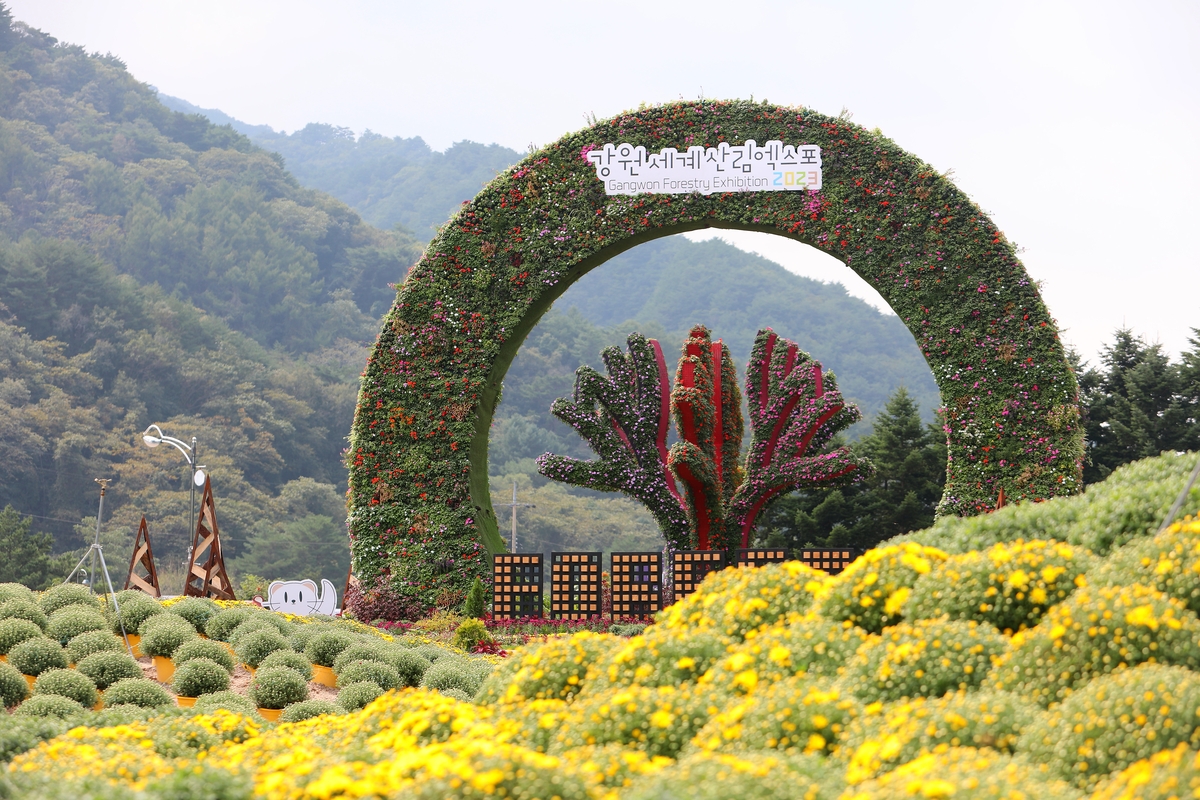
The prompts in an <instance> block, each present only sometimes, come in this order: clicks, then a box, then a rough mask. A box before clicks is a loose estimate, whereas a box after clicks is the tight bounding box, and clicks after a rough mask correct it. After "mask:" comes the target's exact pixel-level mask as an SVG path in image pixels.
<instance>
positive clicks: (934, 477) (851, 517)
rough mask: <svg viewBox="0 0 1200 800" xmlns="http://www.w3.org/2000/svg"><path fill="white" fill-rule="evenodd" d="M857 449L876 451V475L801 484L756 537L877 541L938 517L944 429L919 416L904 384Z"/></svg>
mask: <svg viewBox="0 0 1200 800" xmlns="http://www.w3.org/2000/svg"><path fill="white" fill-rule="evenodd" d="M855 450H856V451H857V452H858V453H860V454H862V455H865V456H867V457H868V458H870V459H871V461H872V463H874V465H875V469H876V472H875V475H874V477H872V478H871V479H869V480H868V481H866V482H864V483H860V484H856V485H854V486H848V487H843V488H841V489H832V490H826V491H805V492H795V493H793V494H791V495H789V496H788V497H785V498H783V499H782V500H780V501H779V502H778V503H776V504H774V506H772V507H771V508H769V509H768V511H767V513H766V514H765V515H764V519H763V522H762V523H761V524H760V525H759V529H758V539H759V540H760V541H765V543H766V544H768V545H770V546H774V547H786V548H788V549H792V550H794V549H797V548H800V547H822V546H826V545H828V546H837V545H841V546H851V547H862V548H868V547H872V546H874V545H876V544H878V543H879V542H881V541H883V540H884V539H889V538H891V537H893V536H896V535H898V534H901V533H906V532H908V531H913V530H919V529H921V528H925V527H928V526H929V525H931V524H933V518H934V512H935V510H936V508H937V503H938V501H939V500H940V499H941V496H942V486H943V485H944V484H945V481H946V444H945V434H944V433H943V432H942V430H941V428H940V426H938V425H936V424H932V425H926V424H923V423H922V422H921V416H920V413H919V408H918V407H917V404H916V402H915V401H914V400H913V398H912V396H911V395H910V394H909V393H908V391H907V390H906V389H905V388H904V387H901V388H899V389H897V390H896V392H895V393H894V394H893V395H892V397H891V398H890V399H889V400H888V403H887V406H886V407H885V408H884V410H883V411H882V412H880V413H879V415H878V416H877V417H876V418H875V424H874V427H873V430H872V431H871V433H870V434H869V435H868V436H865V437H863V439H862V440H861V441H860V442H859V444H858V445H857V446H856V447H855Z"/></svg>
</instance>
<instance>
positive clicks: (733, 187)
mask: <svg viewBox="0 0 1200 800" xmlns="http://www.w3.org/2000/svg"><path fill="white" fill-rule="evenodd" d="M587 159H588V161H590V162H592V163H593V164H595V166H596V177H598V178H599V179H600V180H602V181H604V191H605V193H606V194H691V193H693V192H699V193H700V194H713V193H714V192H718V193H719V192H786V191H798V190H800V189H811V190H813V191H816V190H818V189H820V188H821V148H820V147H818V146H817V145H814V144H799V145H794V144H784V143H783V142H779V141H775V140H772V141H769V142H767V143H766V144H765V145H762V146H761V147H760V146H759V145H758V143H757V142H755V141H754V140H753V139H747V140H746V142H745V144H737V145H731V144H729V143H728V142H721V143H720V144H719V145H717V146H716V147H689V148H688V149H687V150H686V151H684V152H680V151H678V150H676V149H675V148H673V147H667V148H664V149H663V150H662V151H661V152H658V153H647V152H646V148H645V147H642V146H641V145H638V146H636V147H635V146H634V145H631V144H628V143H622V144H611V143H610V144H606V145H604V146H603V147H597V148H596V149H594V150H590V151H588V153H587Z"/></svg>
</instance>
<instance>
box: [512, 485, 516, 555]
mask: <svg viewBox="0 0 1200 800" xmlns="http://www.w3.org/2000/svg"><path fill="white" fill-rule="evenodd" d="M512 551H513V552H514V553H515V552H517V482H516V481H513V501H512Z"/></svg>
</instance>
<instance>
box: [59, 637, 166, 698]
mask: <svg viewBox="0 0 1200 800" xmlns="http://www.w3.org/2000/svg"><path fill="white" fill-rule="evenodd" d="M75 669H77V670H78V671H79V672H80V673H82V674H83V675H86V676H87V677H88V678H90V679H91V681H92V683H94V684H95V685H96V688H97V689H99V690H100V691H104V690H105V689H107V688H108V687H110V686H112V685H113V684H114V683H116V682H117V681H120V680H124V679H125V678H140V677H142V668H141V667H140V666H138V663H137V662H136V661H134V660H133V657H132V656H130V655H129V653H126V652H125V651H124V650H109V651H105V652H100V653H92V654H91V655H90V656H87V657H86V658H84V659H83V660H82V661H80V662H79V663H78V664H76V665H75ZM39 680H40V679H39ZM80 702H82V701H80Z"/></svg>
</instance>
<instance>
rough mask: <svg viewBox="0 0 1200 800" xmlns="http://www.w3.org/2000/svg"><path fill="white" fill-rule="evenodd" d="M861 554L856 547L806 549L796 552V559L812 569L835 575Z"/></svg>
mask: <svg viewBox="0 0 1200 800" xmlns="http://www.w3.org/2000/svg"><path fill="white" fill-rule="evenodd" d="M862 552H863V551H862V550H861V549H860V548H857V547H806V548H804V549H803V550H800V551H799V552H798V554H797V558H799V559H800V560H801V561H803V562H804V563H805V564H808V565H809V566H810V567H812V568H813V569H819V570H823V571H825V572H828V573H829V574H830V575H837V574H838V573H839V572H841V571H842V570H844V569H845V568H846V567H848V566H850V565H851V564H852V563H854V559H856V558H858V557H859V556H861V555H862Z"/></svg>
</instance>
